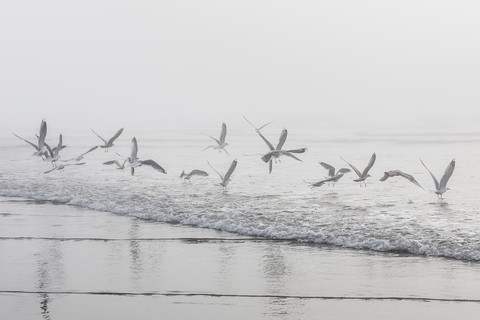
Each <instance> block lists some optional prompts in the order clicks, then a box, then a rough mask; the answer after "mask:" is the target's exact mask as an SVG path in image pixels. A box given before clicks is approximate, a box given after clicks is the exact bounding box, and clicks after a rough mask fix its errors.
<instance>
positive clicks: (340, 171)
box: [337, 168, 351, 174]
mask: <svg viewBox="0 0 480 320" xmlns="http://www.w3.org/2000/svg"><path fill="white" fill-rule="evenodd" d="M350 171H351V170H350V169H348V168H340V169H338V171H337V174H339V173H343V174H345V173H348V172H350Z"/></svg>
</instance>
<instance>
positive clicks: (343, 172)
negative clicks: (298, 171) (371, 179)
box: [312, 169, 350, 187]
mask: <svg viewBox="0 0 480 320" xmlns="http://www.w3.org/2000/svg"><path fill="white" fill-rule="evenodd" d="M346 170H348V171H342V172H340V171H341V170H338V171H339V172H338V173H337V174H335V175H333V176H331V177H329V178H326V179H324V180H322V181H319V182H316V183H314V184H312V187H321V186H323V185H324V184H325V183H326V182H328V183H330V182H332V184H333V186H335V182H338V180H340V178H341V177H343V175H344V174H345V173H347V172H350V170H349V169H346Z"/></svg>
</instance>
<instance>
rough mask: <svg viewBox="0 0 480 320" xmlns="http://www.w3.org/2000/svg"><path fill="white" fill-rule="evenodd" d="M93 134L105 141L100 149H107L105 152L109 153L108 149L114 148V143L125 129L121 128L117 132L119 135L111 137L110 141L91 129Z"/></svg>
mask: <svg viewBox="0 0 480 320" xmlns="http://www.w3.org/2000/svg"><path fill="white" fill-rule="evenodd" d="M91 130H92V132H93V133H95V135H96V136H97V137H99V138H100V139H101V140H102V141H103V143H104V144H103V145H100V146H99V147H100V148H104V149H105V152H107V151H108V148H110V147H112V146H113V142H114V141H115V139H117V138H118V137H119V136H120V135H121V134H122V132H123V128H121V129H120V130H118V131H117V133H115V135H114V136H113V137H111V138H110V139H109V140H108V141H107V140H106V139H104V138H102V137H101V136H100V135H99V134H98V133H96V132H95V131H93V129H91Z"/></svg>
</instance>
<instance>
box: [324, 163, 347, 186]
mask: <svg viewBox="0 0 480 320" xmlns="http://www.w3.org/2000/svg"><path fill="white" fill-rule="evenodd" d="M319 164H320V165H321V166H322V167H324V168H325V169H327V170H328V176H327V177H326V179H329V178H332V177H334V176H335V175H338V174H339V173H341V174H342V176H343V174H345V173H347V172H350V169H348V168H341V169H338V171H337V172H336V173H335V168H334V167H333V166H331V165H329V164H328V163H325V162H319ZM342 176H340V177H338V178H337V179H336V180H335V181H333V180H332V182H333V184H334V185H335V182H337V181H338V180H339V179H340V178H341V177H342ZM329 182H330V181H329ZM329 184H330V183H329Z"/></svg>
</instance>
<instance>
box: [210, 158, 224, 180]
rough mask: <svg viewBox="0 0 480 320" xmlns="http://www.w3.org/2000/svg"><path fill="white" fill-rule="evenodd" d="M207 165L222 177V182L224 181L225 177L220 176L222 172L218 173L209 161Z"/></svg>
mask: <svg viewBox="0 0 480 320" xmlns="http://www.w3.org/2000/svg"><path fill="white" fill-rule="evenodd" d="M207 163H208V165H209V166H210V168H212V170H213V171H215V172H216V173H217V174H218V175H219V176H220V179H222V181H223V176H222V175H221V174H220V172H218V171H217V170H216V169H215V168H214V167H213V166H212V165H211V164H210V162H208V161H207Z"/></svg>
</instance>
